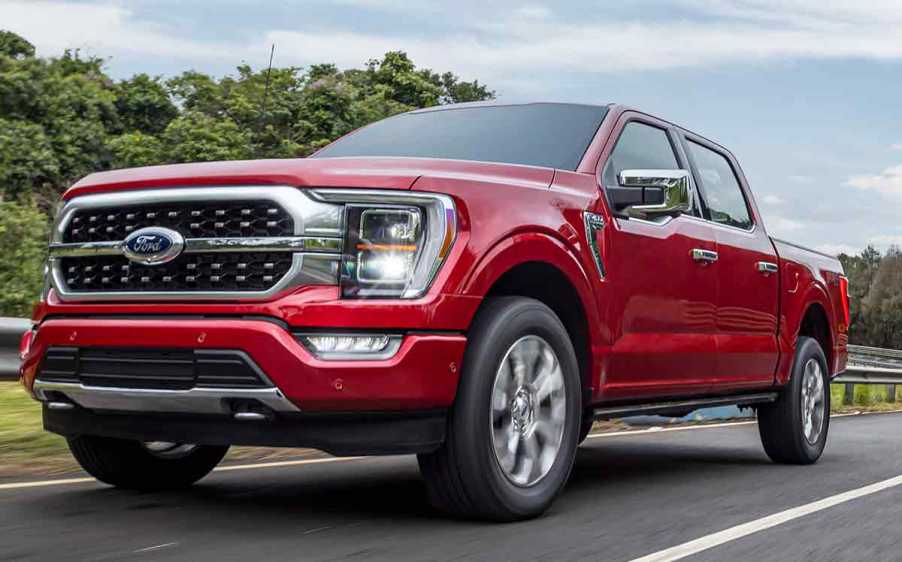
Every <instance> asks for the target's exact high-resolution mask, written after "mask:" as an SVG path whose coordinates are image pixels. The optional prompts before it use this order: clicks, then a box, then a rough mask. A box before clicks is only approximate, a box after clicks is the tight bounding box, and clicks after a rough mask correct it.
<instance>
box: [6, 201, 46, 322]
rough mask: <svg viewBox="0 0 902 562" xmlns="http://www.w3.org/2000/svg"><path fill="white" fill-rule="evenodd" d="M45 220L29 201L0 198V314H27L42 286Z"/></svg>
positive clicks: (35, 206) (44, 216)
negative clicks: (1, 200) (3, 200)
mask: <svg viewBox="0 0 902 562" xmlns="http://www.w3.org/2000/svg"><path fill="white" fill-rule="evenodd" d="M47 235H48V222H47V216H46V215H45V214H44V213H42V212H41V211H40V210H39V209H38V207H37V205H35V203H34V202H33V201H27V200H26V201H22V202H11V201H5V202H0V256H2V258H0V287H3V290H2V291H0V316H29V315H30V314H31V308H32V306H33V305H34V302H35V301H36V300H37V298H38V295H39V294H40V291H41V287H42V286H43V270H44V258H45V256H46V254H47Z"/></svg>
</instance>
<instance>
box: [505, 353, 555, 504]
mask: <svg viewBox="0 0 902 562" xmlns="http://www.w3.org/2000/svg"><path fill="white" fill-rule="evenodd" d="M566 419H567V400H566V390H565V388H564V373H563V371H561V364H560V361H558V358H557V355H556V354H555V353H554V350H553V349H552V348H551V346H550V345H548V342H546V341H545V340H543V339H542V338H540V337H538V336H525V337H523V338H520V339H519V340H517V341H516V342H514V344H513V345H512V346H510V348H509V349H508V350H507V353H505V354H504V358H503V359H502V360H501V364H500V365H499V366H498V370H497V371H496V372H495V383H494V385H493V387H492V403H491V408H490V424H491V428H490V429H491V432H492V444H493V449H494V451H495V460H496V461H497V462H498V466H499V467H500V468H501V472H503V473H504V475H505V477H507V479H508V480H510V481H511V482H512V483H514V484H516V485H517V486H522V487H529V486H534V485H535V484H537V483H538V482H539V481H541V480H542V479H543V478H545V476H547V475H548V472H549V471H550V470H551V467H552V465H554V461H555V460H556V459H557V455H558V451H559V450H560V448H561V443H562V441H563V438H564V425H565V422H566Z"/></svg>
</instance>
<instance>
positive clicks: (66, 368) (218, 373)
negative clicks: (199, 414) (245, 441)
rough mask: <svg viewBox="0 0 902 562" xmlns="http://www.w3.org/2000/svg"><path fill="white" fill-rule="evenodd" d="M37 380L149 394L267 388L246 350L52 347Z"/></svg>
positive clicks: (42, 364) (47, 353) (46, 354)
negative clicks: (196, 390)
mask: <svg viewBox="0 0 902 562" xmlns="http://www.w3.org/2000/svg"><path fill="white" fill-rule="evenodd" d="M37 379H38V380H40V381H42V382H67V383H81V384H84V385H86V386H99V387H113V388H141V389H152V390H188V389H191V388H204V387H206V388H266V387H268V386H269V385H268V384H267V383H266V381H265V378H264V377H263V376H262V373H261V372H260V370H259V368H258V367H257V366H256V364H254V362H253V360H251V359H250V357H248V356H247V355H246V354H245V353H244V352H241V351H237V350H216V349H213V350H206V349H203V350H201V349H152V348H151V349H144V348H140V349H139V348H135V349H131V348H77V347H50V348H49V349H48V350H47V352H46V353H45V355H44V360H43V362H42V363H41V368H40V371H39V372H38V375H37Z"/></svg>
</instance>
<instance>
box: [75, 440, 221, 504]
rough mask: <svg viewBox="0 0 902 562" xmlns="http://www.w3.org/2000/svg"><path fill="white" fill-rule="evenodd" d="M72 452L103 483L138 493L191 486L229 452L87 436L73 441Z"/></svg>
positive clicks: (173, 444)
mask: <svg viewBox="0 0 902 562" xmlns="http://www.w3.org/2000/svg"><path fill="white" fill-rule="evenodd" d="M69 450H70V451H72V455H73V456H74V457H75V460H77V461H78V463H79V464H80V465H81V467H82V468H83V469H85V471H86V472H87V473H88V474H90V475H91V476H93V477H94V478H96V479H98V480H100V481H101V482H106V483H107V484H112V485H113V486H117V487H120V488H131V489H136V490H167V489H177V488H184V487H187V486H190V485H191V484H193V483H195V482H197V481H198V480H200V479H201V478H203V477H204V476H206V475H207V474H209V473H210V471H211V470H213V469H214V468H215V467H216V465H217V464H219V461H221V460H222V458H223V457H224V456H225V454H226V451H228V450H229V448H228V447H212V446H206V445H192V444H186V443H169V442H165V441H147V442H142V441H131V440H126V439H113V438H111V437H97V436H91V435H83V436H80V437H74V438H72V439H69Z"/></svg>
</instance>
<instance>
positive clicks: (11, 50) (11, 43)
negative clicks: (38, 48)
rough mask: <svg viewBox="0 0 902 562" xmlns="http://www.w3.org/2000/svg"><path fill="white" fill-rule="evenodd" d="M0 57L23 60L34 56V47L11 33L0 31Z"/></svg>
mask: <svg viewBox="0 0 902 562" xmlns="http://www.w3.org/2000/svg"><path fill="white" fill-rule="evenodd" d="M0 55H3V56H7V57H12V58H14V59H23V58H28V57H33V56H34V45H32V44H31V43H29V42H28V41H26V40H25V38H24V37H22V36H20V35H16V34H15V33H13V32H12V31H4V30H2V29H0Z"/></svg>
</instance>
